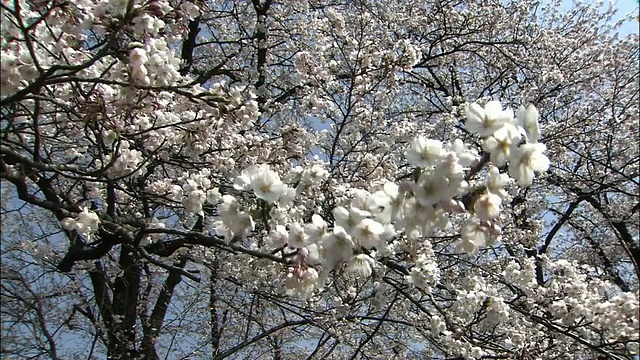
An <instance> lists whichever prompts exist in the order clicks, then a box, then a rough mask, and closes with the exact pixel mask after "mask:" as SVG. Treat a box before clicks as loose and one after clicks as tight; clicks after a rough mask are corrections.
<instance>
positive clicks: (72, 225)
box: [61, 207, 100, 239]
mask: <svg viewBox="0 0 640 360" xmlns="http://www.w3.org/2000/svg"><path fill="white" fill-rule="evenodd" d="M61 223H62V226H63V227H64V228H65V229H67V230H69V231H76V232H77V233H78V234H80V235H82V236H83V237H85V238H87V239H90V238H91V236H92V235H93V234H94V233H95V232H96V231H98V228H99V226H100V217H99V216H98V214H96V213H95V212H93V211H91V210H89V209H87V208H86V207H85V208H84V209H82V212H80V213H79V214H78V216H77V217H76V218H75V219H74V218H65V219H63V220H62V222H61Z"/></svg>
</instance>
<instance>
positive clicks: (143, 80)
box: [129, 44, 151, 86]
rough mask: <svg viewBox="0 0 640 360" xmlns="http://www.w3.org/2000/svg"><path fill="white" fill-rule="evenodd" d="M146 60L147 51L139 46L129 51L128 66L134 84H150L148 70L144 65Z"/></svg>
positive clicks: (147, 59)
mask: <svg viewBox="0 0 640 360" xmlns="http://www.w3.org/2000/svg"><path fill="white" fill-rule="evenodd" d="M140 45H141V44H140ZM148 61H149V58H148V57H147V51H146V50H144V49H142V48H140V47H136V48H134V49H132V50H131V51H130V52H129V68H130V70H131V79H132V80H133V83H134V84H136V85H139V86H149V85H151V79H150V78H149V72H148V71H147V67H146V66H145V64H146V63H147V62H148Z"/></svg>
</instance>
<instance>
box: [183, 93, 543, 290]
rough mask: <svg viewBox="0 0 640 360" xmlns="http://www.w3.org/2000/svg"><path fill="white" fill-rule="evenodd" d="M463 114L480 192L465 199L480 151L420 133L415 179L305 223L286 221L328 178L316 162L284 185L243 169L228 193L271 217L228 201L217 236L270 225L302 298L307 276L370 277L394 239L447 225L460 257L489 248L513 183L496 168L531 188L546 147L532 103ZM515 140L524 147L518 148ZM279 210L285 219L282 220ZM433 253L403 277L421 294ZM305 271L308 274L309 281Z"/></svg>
mask: <svg viewBox="0 0 640 360" xmlns="http://www.w3.org/2000/svg"><path fill="white" fill-rule="evenodd" d="M466 109H467V110H466V116H467V128H468V129H469V130H470V131H472V132H474V133H477V134H479V135H481V136H482V137H483V149H484V150H485V151H486V152H487V153H488V154H490V163H491V164H489V165H488V170H487V171H486V173H485V178H484V182H481V183H483V184H484V185H483V187H482V188H481V189H482V192H481V193H474V194H470V191H471V190H472V189H471V187H470V185H469V182H468V180H469V179H470V178H472V177H473V176H475V175H477V174H479V173H480V169H478V166H483V165H484V164H483V163H481V159H480V156H479V155H478V153H477V152H475V151H473V150H472V148H470V147H468V146H466V145H464V144H463V142H462V141H461V140H459V139H456V140H454V141H452V142H450V143H443V142H442V141H440V140H435V139H428V138H425V137H423V136H421V135H420V136H417V137H415V138H414V139H413V140H412V141H411V143H410V144H409V147H408V149H407V150H406V159H407V162H408V164H409V165H411V166H413V167H414V169H415V170H414V171H413V173H412V180H404V181H401V182H400V183H396V182H392V181H383V182H379V183H376V184H374V185H373V186H371V188H370V189H368V190H365V189H359V188H351V189H347V190H346V191H345V192H344V194H345V195H344V196H341V197H340V199H342V200H340V201H338V202H337V204H336V206H335V207H334V208H332V209H331V212H330V213H324V214H321V213H318V212H316V213H312V214H310V215H308V216H309V218H310V220H311V221H310V222H306V223H305V222H302V221H301V220H300V218H299V217H296V216H295V215H292V214H296V213H297V210H295V203H296V201H297V200H298V199H300V198H302V197H304V193H305V191H306V189H308V188H309V187H313V186H318V185H319V184H320V183H321V182H322V181H324V179H325V178H326V176H327V174H328V172H327V171H326V170H324V169H323V166H322V165H319V164H316V165H313V166H311V167H310V168H309V170H308V171H307V170H302V171H298V173H299V174H300V175H298V176H293V177H291V176H286V178H289V179H291V180H292V181H291V182H289V183H288V184H287V183H285V182H283V180H282V179H281V177H280V175H279V174H278V172H276V171H274V170H273V169H271V167H270V166H268V165H266V164H262V165H255V166H252V167H249V168H247V169H245V170H244V171H242V173H241V174H240V175H239V176H237V177H236V178H235V180H234V188H235V189H236V190H239V191H242V192H247V193H251V194H253V195H254V196H255V198H256V199H258V200H259V201H261V202H263V204H264V205H260V203H256V206H258V207H259V208H260V207H262V208H265V206H267V207H266V208H265V209H266V210H267V211H268V213H265V212H260V211H253V210H249V211H243V210H242V205H241V203H240V202H239V201H238V199H237V198H236V197H235V196H232V195H225V196H223V197H222V199H223V203H222V204H221V205H220V206H219V213H220V216H219V220H217V221H216V222H215V224H216V225H215V228H216V232H217V233H218V234H220V235H222V236H224V237H225V239H227V241H231V240H232V239H234V238H236V237H240V238H242V239H244V238H245V237H246V236H248V234H250V233H251V232H252V231H254V230H255V228H256V224H255V223H256V221H257V219H256V218H255V217H256V216H258V217H261V218H262V219H261V220H265V221H267V222H268V223H269V224H271V225H270V227H271V230H270V231H269V232H268V234H267V237H268V239H269V243H270V244H272V246H274V247H288V248H290V249H293V250H296V251H297V255H296V265H295V267H294V268H295V271H293V272H291V273H289V275H288V278H289V279H290V280H288V282H287V283H288V284H289V285H291V286H293V285H296V284H297V286H298V290H299V292H300V294H304V295H305V296H309V295H310V294H311V293H312V292H311V291H310V288H309V286H310V284H311V283H312V282H313V281H312V280H311V279H315V280H314V281H316V280H317V281H316V283H315V285H316V286H317V287H318V288H322V287H323V286H324V283H325V282H326V281H327V279H328V277H329V274H330V273H331V272H334V271H335V272H341V271H344V272H345V273H352V274H355V275H358V276H363V277H365V278H366V277H369V276H371V275H372V273H373V272H374V269H375V268H376V267H377V266H378V265H377V259H379V258H381V257H383V256H388V255H389V254H393V252H394V251H395V250H394V248H395V247H396V246H398V244H399V242H405V241H409V243H408V244H410V243H411V242H417V241H420V239H423V238H427V237H429V236H432V235H436V234H440V233H446V232H447V231H451V230H452V227H453V223H454V222H453V219H457V220H455V223H457V224H459V234H460V235H459V239H460V240H459V241H458V243H457V247H456V248H457V249H458V250H459V251H462V252H465V253H470V254H473V253H476V252H477V251H478V250H479V249H480V248H482V247H485V246H491V245H493V244H494V243H495V242H497V241H499V240H500V236H501V234H502V229H501V227H500V207H501V203H502V201H503V199H506V198H507V197H508V194H507V192H506V191H505V186H507V185H508V183H509V181H510V180H509V179H510V178H509V175H508V174H505V173H501V172H500V170H499V168H500V167H503V166H505V164H506V163H507V162H509V166H510V171H509V174H511V175H512V176H514V177H515V178H516V180H518V181H519V183H521V184H523V183H526V184H530V181H532V179H533V175H530V174H529V173H531V174H532V173H533V171H542V170H544V169H546V167H547V166H548V160H547V159H546V157H545V156H544V155H543V154H542V151H543V145H542V144H539V143H537V141H538V140H539V136H540V135H539V125H538V120H537V118H538V115H537V111H536V109H535V107H533V106H532V105H529V106H528V107H527V108H521V110H520V111H519V112H518V116H517V119H516V118H514V115H513V113H512V112H511V111H510V110H502V108H501V106H500V104H499V103H498V102H489V103H488V104H487V105H486V106H485V108H484V109H483V108H481V107H480V106H479V105H477V104H475V103H474V104H470V105H468V106H467V107H466ZM503 133H507V134H508V136H507V137H504V136H503ZM522 139H524V140H525V141H527V142H525V143H522V144H521V143H520V142H521V140H522ZM493 145H495V146H493ZM530 150H531V151H530ZM472 169H473V170H472ZM472 171H473V173H472ZM305 174H307V175H305ZM192 194H193V193H192ZM190 196H192V197H193V198H194V199H195V200H194V202H195V204H196V205H194V206H189V207H188V208H187V210H188V211H190V212H197V211H199V210H200V209H201V205H200V204H202V203H203V202H204V199H205V193H204V192H202V191H200V192H197V195H190ZM190 196H188V197H187V198H190ZM464 197H471V198H472V200H471V202H470V203H469V202H467V204H466V205H465V203H464V202H463V201H462V200H463V199H464ZM186 204H187V203H185V205H186ZM469 204H470V205H469ZM467 207H468V208H467ZM286 209H290V210H286ZM282 211H285V212H286V211H288V212H289V213H290V214H289V215H287V216H282ZM300 214H302V213H300ZM433 256H434V255H433V253H432V251H427V252H426V253H423V254H422V255H420V256H418V258H417V260H416V262H415V264H414V265H413V267H412V268H411V272H410V275H409V276H408V277H407V280H408V281H409V282H410V283H412V284H414V285H415V286H417V287H419V288H427V287H429V286H432V285H433V284H435V283H436V282H437V279H438V275H437V265H436V264H435V263H434V262H433V260H431V259H433ZM309 269H314V270H313V271H312V272H314V274H313V275H310V274H309V273H308V272H307V271H311V270H309ZM315 269H317V271H316V270H315ZM316 273H317V276H316ZM295 279H297V280H296V281H294V280H295Z"/></svg>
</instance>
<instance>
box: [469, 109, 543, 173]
mask: <svg viewBox="0 0 640 360" xmlns="http://www.w3.org/2000/svg"><path fill="white" fill-rule="evenodd" d="M465 115H466V117H467V122H466V123H465V128H466V129H467V130H469V131H470V132H472V133H474V134H478V135H480V136H481V137H482V138H483V141H482V148H483V150H484V151H486V152H487V153H489V154H490V158H491V162H492V163H493V164H494V165H496V166H498V167H501V166H504V165H505V164H507V163H509V174H510V175H511V176H513V177H514V178H515V179H516V180H518V183H519V184H520V185H521V186H529V185H531V184H532V183H533V179H534V172H544V171H547V169H548V168H549V159H548V158H547V157H546V156H545V155H544V152H545V151H546V147H545V146H544V145H543V144H541V143H538V140H540V125H539V123H538V117H539V114H538V110H537V109H536V108H535V106H533V105H531V104H530V105H528V106H527V107H524V106H521V107H520V108H519V109H518V111H517V116H516V117H514V115H513V110H511V109H510V108H507V109H505V110H503V109H502V105H501V104H500V102H499V101H489V102H488V103H487V104H486V105H485V107H484V108H482V107H481V106H480V105H478V104H476V103H472V104H469V105H467V106H466V108H465ZM523 137H524V139H523ZM522 140H525V143H521V142H522Z"/></svg>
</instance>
